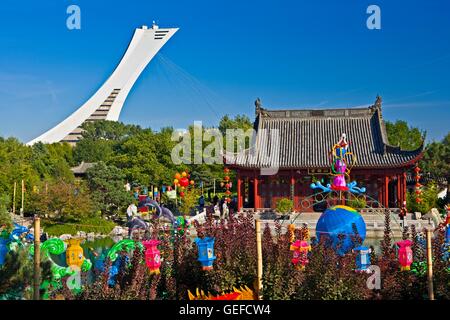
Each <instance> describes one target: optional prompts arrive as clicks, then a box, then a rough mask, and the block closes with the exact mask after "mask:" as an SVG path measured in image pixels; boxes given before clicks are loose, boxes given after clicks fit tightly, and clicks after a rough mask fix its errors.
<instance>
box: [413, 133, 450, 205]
mask: <svg viewBox="0 0 450 320" xmlns="http://www.w3.org/2000/svg"><path fill="white" fill-rule="evenodd" d="M420 166H421V167H422V169H423V171H424V172H426V173H430V174H431V176H432V177H433V178H434V179H438V178H440V177H441V178H444V179H445V180H446V181H447V199H449V198H450V196H449V195H450V190H449V189H450V188H449V187H450V132H449V133H448V134H447V135H446V136H445V137H444V139H442V141H441V142H432V143H430V144H429V145H428V146H427V147H426V148H425V153H424V156H423V160H422V161H421V163H420Z"/></svg>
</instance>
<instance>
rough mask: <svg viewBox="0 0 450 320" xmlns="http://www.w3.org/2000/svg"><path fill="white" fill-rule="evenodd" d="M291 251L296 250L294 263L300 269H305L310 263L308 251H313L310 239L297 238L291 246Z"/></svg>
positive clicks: (293, 258)
mask: <svg viewBox="0 0 450 320" xmlns="http://www.w3.org/2000/svg"><path fill="white" fill-rule="evenodd" d="M290 249H291V251H294V253H293V257H292V260H291V261H292V263H293V264H294V266H295V267H296V268H297V269H298V270H304V269H305V266H306V265H307V264H308V263H309V260H308V252H309V251H311V246H310V245H309V244H308V241H305V240H297V241H295V242H294V243H293V244H291V247H290Z"/></svg>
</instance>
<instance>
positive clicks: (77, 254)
mask: <svg viewBox="0 0 450 320" xmlns="http://www.w3.org/2000/svg"><path fill="white" fill-rule="evenodd" d="M67 242H68V243H69V246H68V247H67V250H66V262H67V265H68V266H69V267H70V266H77V267H79V268H81V265H82V264H83V262H84V252H83V248H82V247H81V246H80V243H81V239H69V240H67Z"/></svg>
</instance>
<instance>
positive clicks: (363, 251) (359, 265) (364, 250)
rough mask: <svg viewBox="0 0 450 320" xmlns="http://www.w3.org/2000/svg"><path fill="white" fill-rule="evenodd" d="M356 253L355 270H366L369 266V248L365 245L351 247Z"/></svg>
mask: <svg viewBox="0 0 450 320" xmlns="http://www.w3.org/2000/svg"><path fill="white" fill-rule="evenodd" d="M353 251H354V252H356V253H357V256H356V271H367V270H368V268H369V266H370V252H371V250H370V249H369V248H368V247H366V246H359V247H356V248H354V249H353Z"/></svg>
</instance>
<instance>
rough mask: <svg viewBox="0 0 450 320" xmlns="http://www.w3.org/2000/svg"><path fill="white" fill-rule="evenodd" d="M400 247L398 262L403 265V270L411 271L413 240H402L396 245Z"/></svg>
mask: <svg viewBox="0 0 450 320" xmlns="http://www.w3.org/2000/svg"><path fill="white" fill-rule="evenodd" d="M396 245H397V246H398V262H399V263H400V265H401V270H402V271H405V270H410V268H411V264H412V262H413V252H412V249H411V245H412V241H411V240H402V241H399V242H397V243H396Z"/></svg>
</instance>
